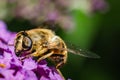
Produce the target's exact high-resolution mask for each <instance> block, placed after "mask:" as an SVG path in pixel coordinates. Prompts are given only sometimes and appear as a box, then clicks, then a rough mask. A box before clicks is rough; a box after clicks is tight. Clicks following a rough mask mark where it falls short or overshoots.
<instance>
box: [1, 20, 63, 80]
mask: <svg viewBox="0 0 120 80" xmlns="http://www.w3.org/2000/svg"><path fill="white" fill-rule="evenodd" d="M15 35H16V33H14V32H10V31H8V30H7V29H6V25H5V23H4V22H3V21H0V80H64V79H63V77H62V76H61V75H60V74H59V72H58V71H57V70H56V69H55V68H54V67H48V66H47V62H46V61H45V60H42V61H40V62H39V63H37V62H35V61H34V60H33V59H32V58H26V59H25V60H24V61H20V60H19V59H18V57H17V56H16V55H15V53H14V46H8V44H13V43H14V38H15Z"/></svg>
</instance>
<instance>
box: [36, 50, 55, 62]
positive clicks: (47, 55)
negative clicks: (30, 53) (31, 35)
mask: <svg viewBox="0 0 120 80" xmlns="http://www.w3.org/2000/svg"><path fill="white" fill-rule="evenodd" d="M52 54H53V51H52V52H50V53H48V54H45V55H43V56H42V57H40V58H39V59H38V60H37V62H39V61H41V60H43V59H46V58H48V57H50V56H51V55H52Z"/></svg>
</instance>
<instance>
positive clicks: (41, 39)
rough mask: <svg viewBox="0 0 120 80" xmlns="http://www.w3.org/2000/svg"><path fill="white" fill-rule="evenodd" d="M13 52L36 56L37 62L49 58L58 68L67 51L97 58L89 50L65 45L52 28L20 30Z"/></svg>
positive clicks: (62, 62)
mask: <svg viewBox="0 0 120 80" xmlns="http://www.w3.org/2000/svg"><path fill="white" fill-rule="evenodd" d="M14 46H15V53H16V55H17V56H18V57H20V56H23V55H24V57H36V58H37V62H39V61H41V60H43V59H46V58H47V59H50V60H51V61H52V62H54V63H55V67H56V68H57V69H58V68H60V67H61V66H63V65H64V64H65V63H66V61H67V55H68V53H69V52H70V53H74V54H77V55H80V56H84V57H90V58H99V56H98V55H96V54H93V53H91V52H89V51H86V50H82V49H79V48H75V47H74V46H73V45H71V47H70V46H67V45H66V43H65V42H64V40H62V38H60V37H59V36H57V35H56V34H55V33H54V32H53V31H52V30H50V29H44V28H36V29H31V30H26V31H20V32H18V33H17V35H16V38H15V44H14Z"/></svg>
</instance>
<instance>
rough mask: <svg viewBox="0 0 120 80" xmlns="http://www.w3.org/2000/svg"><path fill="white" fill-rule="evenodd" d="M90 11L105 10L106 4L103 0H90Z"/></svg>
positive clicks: (106, 8)
mask: <svg viewBox="0 0 120 80" xmlns="http://www.w3.org/2000/svg"><path fill="white" fill-rule="evenodd" d="M91 5H92V11H93V12H94V11H100V12H106V11H107V10H108V4H107V2H106V1H105V0H92V1H91Z"/></svg>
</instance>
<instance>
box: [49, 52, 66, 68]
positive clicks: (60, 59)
mask: <svg viewBox="0 0 120 80" xmlns="http://www.w3.org/2000/svg"><path fill="white" fill-rule="evenodd" d="M49 58H50V59H51V60H52V61H53V62H54V63H55V65H56V68H57V69H58V68H60V67H61V66H63V65H64V63H65V62H66V58H65V56H64V55H62V54H53V55H51V56H50V57H49Z"/></svg>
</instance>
